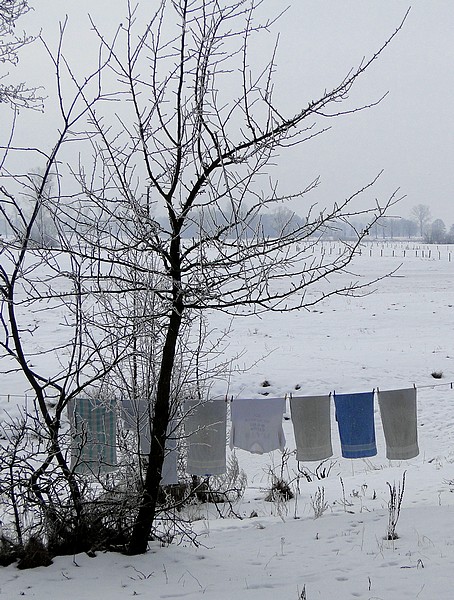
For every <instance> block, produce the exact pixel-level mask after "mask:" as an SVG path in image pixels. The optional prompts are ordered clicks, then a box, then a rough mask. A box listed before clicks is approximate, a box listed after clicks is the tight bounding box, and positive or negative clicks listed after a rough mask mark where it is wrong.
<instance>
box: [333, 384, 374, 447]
mask: <svg viewBox="0 0 454 600" xmlns="http://www.w3.org/2000/svg"><path fill="white" fill-rule="evenodd" d="M334 404H335V407H336V420H337V425H338V428H339V437H340V441H341V450H342V456H343V457H344V458H364V457H367V456H375V455H376V454H377V446H376V443H375V425H374V392H362V393H359V394H334Z"/></svg>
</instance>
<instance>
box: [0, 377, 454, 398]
mask: <svg viewBox="0 0 454 600" xmlns="http://www.w3.org/2000/svg"><path fill="white" fill-rule="evenodd" d="M445 386H449V387H450V388H451V389H452V390H453V389H454V381H445V382H443V383H429V384H425V385H416V384H415V383H414V384H413V387H414V388H415V389H416V390H423V389H430V388H436V387H445ZM295 391H297V393H298V395H299V394H301V393H304V392H303V390H295ZM372 391H379V388H378V387H376V388H373V390H372ZM334 392H335V390H333V392H330V394H331V393H332V394H334ZM292 395H294V392H293V391H292V392H287V393H286V394H285V396H286V397H288V398H290V397H292ZM32 397H33V392H32V391H31V390H30V391H29V392H24V393H23V394H2V393H0V398H7V401H8V402H9V400H10V399H11V398H25V399H28V398H32ZM263 397H264V398H268V397H271V396H265V395H264V396H263ZM281 397H282V396H281ZM238 399H240V398H238ZM210 400H211V401H221V400H222V401H223V402H233V401H234V400H235V398H234V397H233V396H231V397H230V398H229V397H228V396H225V397H222V398H211V399H210Z"/></svg>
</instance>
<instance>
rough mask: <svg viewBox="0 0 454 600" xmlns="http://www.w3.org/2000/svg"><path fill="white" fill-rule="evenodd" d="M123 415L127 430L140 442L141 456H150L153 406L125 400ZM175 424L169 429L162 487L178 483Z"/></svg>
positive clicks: (171, 424) (146, 401) (172, 421)
mask: <svg viewBox="0 0 454 600" xmlns="http://www.w3.org/2000/svg"><path fill="white" fill-rule="evenodd" d="M121 413H122V418H123V426H124V428H125V429H126V430H128V431H132V432H133V433H134V434H135V436H136V439H137V441H138V448H137V450H139V449H140V454H141V455H143V456H145V457H146V456H148V455H149V454H150V447H151V433H150V432H151V427H152V424H151V418H152V417H151V415H152V405H151V404H150V402H148V400H137V401H132V400H130V399H129V398H125V399H124V400H123V401H122V406H121ZM174 429H175V422H174V420H171V421H170V422H169V425H168V428H167V434H168V437H167V438H166V445H165V455H164V463H163V465H162V475H161V482H160V485H161V486H165V485H173V484H177V483H178V468H177V466H178V457H179V452H178V447H177V440H176V438H175V434H174Z"/></svg>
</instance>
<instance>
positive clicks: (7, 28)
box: [0, 0, 42, 109]
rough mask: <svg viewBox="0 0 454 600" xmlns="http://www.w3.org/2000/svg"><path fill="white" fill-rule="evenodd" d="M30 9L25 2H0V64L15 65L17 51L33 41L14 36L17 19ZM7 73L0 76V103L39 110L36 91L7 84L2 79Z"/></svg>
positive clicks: (13, 0)
mask: <svg viewBox="0 0 454 600" xmlns="http://www.w3.org/2000/svg"><path fill="white" fill-rule="evenodd" d="M29 10H31V9H30V6H29V4H28V1H27V0H0V64H2V65H9V66H14V65H16V64H17V62H18V60H19V58H18V52H19V50H20V49H21V48H22V47H23V46H25V45H26V44H29V43H30V42H32V41H33V39H34V38H33V37H32V36H29V35H26V34H22V35H21V36H18V35H17V34H16V24H17V21H18V19H19V18H20V17H21V16H23V15H25V14H26V13H27V12H28V11H29ZM7 75H8V73H7V72H5V73H2V74H1V75H0V103H6V104H9V105H10V106H11V107H12V108H14V109H18V108H21V107H27V108H41V107H42V98H40V97H39V96H37V95H36V90H35V89H33V88H29V87H27V85H26V84H25V83H16V84H7V85H5V84H4V83H3V81H2V80H3V79H4V78H5V77H6V76H7Z"/></svg>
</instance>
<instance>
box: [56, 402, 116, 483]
mask: <svg viewBox="0 0 454 600" xmlns="http://www.w3.org/2000/svg"><path fill="white" fill-rule="evenodd" d="M68 412H69V420H70V423H71V439H72V443H71V467H72V469H74V470H75V471H76V472H77V473H93V474H95V475H97V474H99V473H101V472H106V471H111V470H113V469H114V468H115V465H116V464H117V415H116V410H115V403H114V402H105V401H100V400H97V399H92V398H77V399H76V400H74V401H72V402H70V403H69V404H68Z"/></svg>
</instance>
